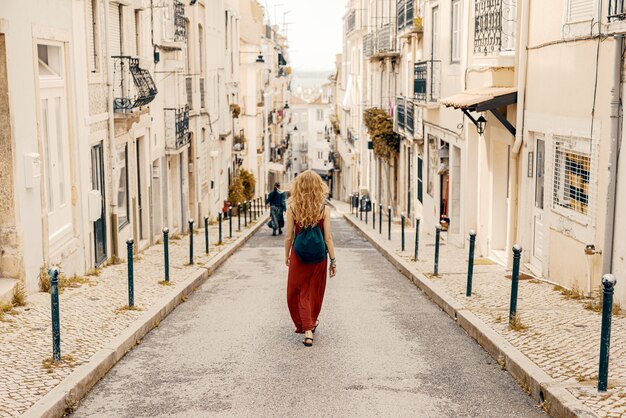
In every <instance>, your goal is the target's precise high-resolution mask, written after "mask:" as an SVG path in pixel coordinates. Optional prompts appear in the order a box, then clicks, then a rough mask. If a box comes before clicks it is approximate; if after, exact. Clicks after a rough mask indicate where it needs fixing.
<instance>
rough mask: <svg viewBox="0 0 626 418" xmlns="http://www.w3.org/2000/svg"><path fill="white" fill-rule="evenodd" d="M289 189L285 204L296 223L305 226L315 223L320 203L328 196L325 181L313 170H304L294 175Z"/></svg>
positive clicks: (320, 207)
mask: <svg viewBox="0 0 626 418" xmlns="http://www.w3.org/2000/svg"><path fill="white" fill-rule="evenodd" d="M290 189H291V197H289V200H288V201H287V204H288V205H289V207H290V208H291V210H292V211H293V216H294V219H295V221H296V222H297V223H298V225H300V226H301V227H303V228H305V227H307V226H311V225H315V224H317V222H318V221H319V220H320V217H321V215H322V213H321V209H322V205H323V204H324V201H325V200H326V196H328V186H327V185H326V183H324V181H322V178H321V177H320V176H319V175H318V174H317V173H315V172H314V171H312V170H306V171H304V172H302V173H300V174H299V175H298V177H296V179H295V180H294V181H293V183H292V184H291V187H290Z"/></svg>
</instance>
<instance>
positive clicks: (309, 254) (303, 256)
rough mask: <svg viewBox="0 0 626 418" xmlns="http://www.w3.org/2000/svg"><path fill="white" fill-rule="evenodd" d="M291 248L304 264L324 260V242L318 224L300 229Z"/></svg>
mask: <svg viewBox="0 0 626 418" xmlns="http://www.w3.org/2000/svg"><path fill="white" fill-rule="evenodd" d="M293 250H294V251H295V252H296V255H297V256H298V258H299V259H300V261H302V262H303V263H304V264H316V263H321V262H322V261H324V260H326V243H325V242H324V236H323V235H322V230H321V229H320V227H319V225H318V224H315V225H311V226H307V227H305V228H302V229H300V232H298V235H297V236H296V240H295V242H294V244H293Z"/></svg>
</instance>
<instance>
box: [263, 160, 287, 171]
mask: <svg viewBox="0 0 626 418" xmlns="http://www.w3.org/2000/svg"><path fill="white" fill-rule="evenodd" d="M267 169H268V171H274V172H276V173H284V172H285V165H284V164H280V163H275V162H269V163H268V164H267Z"/></svg>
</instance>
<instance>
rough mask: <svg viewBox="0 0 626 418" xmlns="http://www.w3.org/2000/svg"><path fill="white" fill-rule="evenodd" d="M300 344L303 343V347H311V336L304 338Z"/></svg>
mask: <svg viewBox="0 0 626 418" xmlns="http://www.w3.org/2000/svg"><path fill="white" fill-rule="evenodd" d="M302 344H304V345H305V347H311V346H312V345H313V338H308V337H307V338H305V339H304V341H302Z"/></svg>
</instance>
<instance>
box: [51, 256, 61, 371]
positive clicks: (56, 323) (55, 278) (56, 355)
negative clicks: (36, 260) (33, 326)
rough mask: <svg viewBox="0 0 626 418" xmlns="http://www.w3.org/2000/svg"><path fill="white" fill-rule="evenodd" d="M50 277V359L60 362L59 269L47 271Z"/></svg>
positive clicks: (54, 268)
mask: <svg viewBox="0 0 626 418" xmlns="http://www.w3.org/2000/svg"><path fill="white" fill-rule="evenodd" d="M48 276H50V307H51V309H52V358H53V359H54V361H56V362H59V361H61V321H60V313H59V269H58V268H56V267H53V268H51V269H50V270H48Z"/></svg>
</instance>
